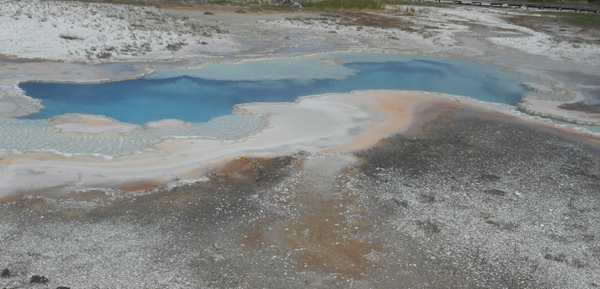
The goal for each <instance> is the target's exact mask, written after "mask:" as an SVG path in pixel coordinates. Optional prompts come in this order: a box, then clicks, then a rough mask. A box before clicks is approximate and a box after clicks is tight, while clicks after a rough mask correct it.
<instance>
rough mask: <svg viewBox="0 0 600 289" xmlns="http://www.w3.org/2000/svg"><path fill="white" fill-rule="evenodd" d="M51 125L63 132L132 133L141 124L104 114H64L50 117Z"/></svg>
mask: <svg viewBox="0 0 600 289" xmlns="http://www.w3.org/2000/svg"><path fill="white" fill-rule="evenodd" d="M50 127H51V128H54V129H56V130H57V131H58V132H62V133H70V132H71V133H92V134H93V133H132V132H134V131H138V130H141V129H142V127H141V126H139V125H133V124H128V123H122V122H119V121H117V120H114V119H112V118H110V117H106V116H103V115H89V114H63V115H59V116H55V117H53V118H51V119H50Z"/></svg>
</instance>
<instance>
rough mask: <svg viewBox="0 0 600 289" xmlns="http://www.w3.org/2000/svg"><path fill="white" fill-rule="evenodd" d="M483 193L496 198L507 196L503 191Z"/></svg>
mask: <svg viewBox="0 0 600 289" xmlns="http://www.w3.org/2000/svg"><path fill="white" fill-rule="evenodd" d="M483 192H484V193H486V194H488V195H494V196H500V197H504V196H506V192H505V191H502V190H496V189H491V190H485V191H483Z"/></svg>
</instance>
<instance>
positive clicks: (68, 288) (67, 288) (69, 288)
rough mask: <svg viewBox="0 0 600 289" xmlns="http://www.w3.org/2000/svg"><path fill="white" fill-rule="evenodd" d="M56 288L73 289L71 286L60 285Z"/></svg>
mask: <svg viewBox="0 0 600 289" xmlns="http://www.w3.org/2000/svg"><path fill="white" fill-rule="evenodd" d="M56 289H71V287H65V286H58V287H56Z"/></svg>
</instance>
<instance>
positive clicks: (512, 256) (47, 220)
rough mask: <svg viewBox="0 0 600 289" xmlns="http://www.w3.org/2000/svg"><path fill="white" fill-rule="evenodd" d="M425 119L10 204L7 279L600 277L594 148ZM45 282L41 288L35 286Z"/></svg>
mask: <svg viewBox="0 0 600 289" xmlns="http://www.w3.org/2000/svg"><path fill="white" fill-rule="evenodd" d="M421 128H422V129H421V130H412V132H411V133H409V134H405V135H397V136H394V137H391V138H388V139H385V140H383V141H382V142H381V144H380V145H379V146H377V147H376V148H373V149H371V150H368V151H363V152H359V153H357V154H355V155H350V154H321V155H309V154H304V153H299V154H297V155H294V156H287V157H278V158H274V159H238V160H237V161H236V162H235V163H234V164H231V165H230V166H228V167H227V169H226V170H223V171H221V173H219V174H217V173H215V174H211V175H209V176H208V178H207V180H206V181H204V182H198V183H194V184H188V185H184V186H180V187H176V188H162V189H159V190H157V191H154V192H153V193H151V194H147V193H145V194H139V193H137V194H126V193H123V192H113V193H103V192H99V191H89V192H80V193H75V194H73V195H71V196H69V197H68V198H65V199H54V200H53V199H42V198H29V199H25V200H22V201H17V202H12V203H7V204H4V205H2V206H1V207H0V216H1V217H0V235H1V236H2V246H1V248H0V251H1V255H2V256H3V258H2V260H1V264H0V266H2V269H6V270H4V271H3V272H4V273H3V276H2V278H1V279H0V282H1V283H2V284H3V286H4V287H5V288H24V287H25V288H29V287H31V288H38V287H39V288H56V287H57V286H66V287H70V288H208V287H212V288H259V287H265V288H597V287H598V286H600V279H598V276H600V246H598V239H599V238H600V225H599V223H598V220H597V217H598V213H599V211H600V157H599V156H598V154H597V152H598V147H594V146H588V145H584V144H581V143H577V142H574V141H572V140H569V139H567V138H565V137H564V135H561V134H558V133H557V132H556V131H554V130H551V129H539V128H534V127H530V126H528V125H527V124H524V123H522V122H520V121H515V120H512V119H508V118H506V117H495V116H493V115H492V116H490V114H489V113H482V112H477V111H469V110H465V109H456V110H455V111H452V112H448V113H446V114H445V115H443V116H441V117H440V118H438V119H437V120H435V121H432V122H429V123H427V124H426V125H424V126H422V127H421ZM36 275H37V276H40V277H39V278H37V279H35V280H34V279H32V276H36ZM41 277H44V278H46V279H47V283H45V285H36V284H32V283H30V282H31V281H40V280H41V281H44V280H45V279H40V278H41ZM41 281H40V282H41Z"/></svg>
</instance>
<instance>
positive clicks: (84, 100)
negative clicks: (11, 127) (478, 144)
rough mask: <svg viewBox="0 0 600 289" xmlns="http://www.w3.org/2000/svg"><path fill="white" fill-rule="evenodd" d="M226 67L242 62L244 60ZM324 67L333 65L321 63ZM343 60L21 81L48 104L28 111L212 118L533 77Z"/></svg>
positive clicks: (478, 68)
mask: <svg viewBox="0 0 600 289" xmlns="http://www.w3.org/2000/svg"><path fill="white" fill-rule="evenodd" d="M259 64H260V63H259ZM221 66H225V65H221ZM228 68H233V69H236V68H237V69H243V67H242V66H240V65H237V66H236V65H229V67H228ZM319 68H323V69H327V67H324V66H320V67H319V66H317V67H316V68H315V69H319ZM342 68H343V69H346V70H349V71H352V72H353V73H352V74H350V75H346V76H345V77H344V78H342V79H331V78H329V79H293V78H292V79H290V78H284V79H263V80H219V79H207V78H203V77H195V76H189V75H183V76H177V77H172V78H158V79H157V78H152V77H148V78H142V79H138V80H127V81H120V82H110V83H101V84H70V83H35V82H29V83H23V84H21V85H20V86H21V88H22V89H23V90H25V92H26V94H27V95H29V96H31V97H34V98H38V99H42V104H43V105H44V106H45V108H44V109H42V110H41V111H40V112H39V113H36V114H32V115H29V116H26V117H24V118H25V119H48V118H51V117H53V116H55V115H62V114H65V113H84V114H95V115H105V116H108V117H110V118H114V119H116V120H119V121H121V122H126V123H132V124H140V125H143V124H144V123H146V122H149V121H157V120H161V119H168V118H175V119H182V120H185V121H188V122H207V121H209V120H211V119H213V118H215V117H219V116H224V115H229V114H231V110H232V108H233V106H234V105H236V104H240V103H251V102H293V101H294V100H295V99H297V98H298V97H300V96H305V95H314V94H323V93H332V92H337V93H344V92H351V91H353V90H366V89H399V90H422V91H432V92H442V93H448V94H456V95H464V96H469V97H473V98H476V99H479V100H483V101H489V102H498V103H506V104H510V105H516V104H517V103H518V102H519V100H520V99H521V98H522V97H523V96H524V94H525V93H527V92H528V91H527V90H526V89H525V88H523V87H522V86H521V85H520V83H521V82H522V81H531V79H527V78H526V77H524V76H521V75H517V74H511V73H506V72H503V71H502V70H501V69H500V68H498V67H494V66H491V65H485V64H479V63H470V62H465V61H462V62H461V61H456V60H453V61H448V59H439V60H438V59H435V58H431V59H409V60H406V61H386V62H350V63H344V64H343V67H342ZM289 69H290V70H291V71H293V70H294V68H289ZM205 70H210V69H208V68H205ZM259 71H260V69H257V72H259ZM248 74H249V75H251V76H254V75H253V74H252V73H248Z"/></svg>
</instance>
